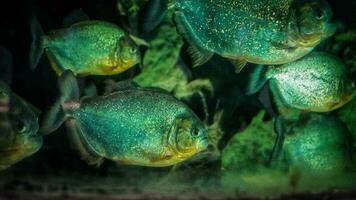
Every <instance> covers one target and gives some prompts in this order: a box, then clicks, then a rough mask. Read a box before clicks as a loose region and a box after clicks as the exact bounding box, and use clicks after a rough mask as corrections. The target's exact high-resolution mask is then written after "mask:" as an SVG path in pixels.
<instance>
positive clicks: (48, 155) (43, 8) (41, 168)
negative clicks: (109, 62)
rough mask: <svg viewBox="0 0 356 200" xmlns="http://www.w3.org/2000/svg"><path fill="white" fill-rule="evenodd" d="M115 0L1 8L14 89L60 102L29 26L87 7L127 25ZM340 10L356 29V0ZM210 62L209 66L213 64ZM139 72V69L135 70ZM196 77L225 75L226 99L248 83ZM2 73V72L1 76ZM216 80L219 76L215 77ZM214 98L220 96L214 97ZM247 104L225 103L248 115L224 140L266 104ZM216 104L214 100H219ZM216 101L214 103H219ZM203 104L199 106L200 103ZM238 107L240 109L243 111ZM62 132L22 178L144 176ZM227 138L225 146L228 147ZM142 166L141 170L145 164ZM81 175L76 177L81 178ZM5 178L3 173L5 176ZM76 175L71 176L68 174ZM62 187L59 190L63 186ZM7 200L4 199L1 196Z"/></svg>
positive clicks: (228, 125) (93, 14) (45, 0)
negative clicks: (32, 59)
mask: <svg viewBox="0 0 356 200" xmlns="http://www.w3.org/2000/svg"><path fill="white" fill-rule="evenodd" d="M116 3H117V1H115V0H87V1H86V0H82V1H62V0H32V1H17V0H12V1H11V0H10V1H3V2H1V6H0V45H1V46H3V47H5V48H7V49H8V50H10V52H11V53H12V55H13V77H12V83H11V88H12V89H13V91H14V92H15V93H17V94H18V95H19V96H21V97H23V98H24V99H26V100H27V101H28V102H30V103H32V104H33V105H35V106H36V107H38V108H39V109H40V110H42V111H43V112H45V111H46V110H48V108H49V106H50V105H51V104H52V103H53V102H54V100H55V99H56V97H57V96H58V92H57V79H56V77H57V76H56V74H55V73H54V71H53V70H52V69H51V68H50V67H49V63H48V60H47V59H46V58H45V56H44V58H43V59H42V60H41V62H40V65H39V66H38V67H37V69H36V70H34V71H31V70H30V69H29V64H28V63H29V60H28V55H29V48H30V43H31V36H30V30H29V19H30V17H32V16H36V17H37V18H38V20H39V21H40V23H41V25H42V27H43V29H44V31H45V32H48V31H50V30H53V29H58V28H61V27H63V18H64V17H65V16H66V15H67V14H68V13H70V12H71V11H73V10H76V9H79V8H80V9H82V10H83V11H84V12H85V13H86V14H87V15H88V16H89V17H90V19H98V20H105V21H110V22H113V23H116V24H118V25H119V26H123V25H124V24H126V23H127V19H125V18H122V17H121V16H120V15H119V13H118V11H117V6H116ZM329 3H330V4H331V6H332V9H333V11H334V18H335V20H339V21H342V22H343V26H342V28H341V30H339V31H344V30H347V29H351V28H354V27H355V24H356V14H355V13H356V1H354V0H348V1H340V0H329ZM211 63H224V64H226V65H230V64H229V63H228V62H226V61H223V60H222V59H221V58H219V57H214V60H213V61H211V62H210V64H211ZM208 65H209V64H208ZM134 70H136V71H137V69H134ZM192 71H193V78H197V77H212V76H215V77H224V78H223V79H225V80H226V82H225V83H224V84H217V90H218V91H220V90H221V91H223V92H220V93H221V94H220V93H219V92H218V94H217V95H218V96H219V95H220V98H222V99H224V98H228V97H229V95H235V94H234V91H232V90H234V89H235V88H234V87H230V86H228V85H230V84H235V85H237V87H238V86H239V85H242V84H243V74H239V75H235V74H234V70H233V68H232V67H230V68H228V69H226V70H220V71H219V70H215V71H214V72H210V73H208V72H206V71H204V69H202V68H197V69H194V70H192ZM0 77H1V74H0ZM212 78H214V77H212ZM211 101H214V100H211ZM242 102H245V103H246V104H243V105H241V104H242V103H241V104H239V105H232V104H234V103H231V102H229V101H225V102H224V101H223V103H222V104H223V105H222V106H224V105H226V106H231V107H232V108H233V109H232V110H233V111H232V112H231V114H230V116H229V117H232V118H235V119H242V120H241V121H242V122H241V123H236V122H230V121H228V122H225V124H224V125H223V127H224V128H225V131H226V133H227V134H226V135H225V136H224V141H225V142H226V141H227V140H228V138H229V137H231V135H232V133H235V132H236V130H238V129H240V128H242V127H243V126H244V122H245V123H248V121H249V120H251V118H252V117H253V116H254V115H255V114H256V113H257V111H258V110H260V109H261V105H260V104H259V103H258V102H257V101H256V100H255V99H253V98H251V99H246V98H242ZM213 103H214V102H213ZM213 103H212V104H213ZM191 106H193V109H194V110H195V111H196V112H197V113H198V115H199V116H201V117H202V118H203V117H204V116H203V114H202V111H201V110H199V108H195V107H194V103H193V104H192V105H191ZM197 107H198V106H197ZM237 110H238V111H237ZM61 129H62V131H58V132H62V133H61V134H53V135H51V136H48V137H45V138H44V146H43V149H42V150H40V151H39V152H38V153H37V154H36V156H34V157H33V158H32V159H30V160H26V161H24V162H21V163H19V164H18V165H15V166H14V167H13V168H14V169H13V171H14V173H16V174H17V175H18V176H19V177H22V176H24V175H26V174H28V173H31V174H32V175H33V176H38V177H44V176H45V175H48V174H50V175H53V176H56V175H57V176H61V175H64V174H66V172H68V173H69V174H73V173H79V174H80V173H83V174H90V175H93V176H98V177H106V176H108V175H109V174H110V175H113V174H116V175H117V176H123V175H126V176H130V175H133V176H136V177H137V176H140V174H141V173H137V168H136V167H128V169H125V170H122V168H119V169H117V170H116V171H114V172H113V171H112V170H111V168H110V167H111V166H112V165H113V164H112V163H110V162H105V163H104V166H103V167H102V168H100V169H99V168H95V167H92V166H88V165H87V164H86V163H85V162H84V161H82V160H80V158H79V156H78V153H77V152H76V151H75V150H74V149H72V148H70V145H69V142H68V141H67V137H66V135H65V133H64V132H65V131H64V128H61ZM224 141H222V146H223V145H224ZM210 167H211V168H218V164H212V165H211V166H210ZM139 169H140V168H139ZM142 171H143V172H142V173H146V172H147V171H150V172H151V171H153V172H154V173H167V172H168V171H169V169H159V170H158V169H142ZM77 177H80V176H73V178H77ZM0 178H1V174H0ZM68 178H69V179H70V177H68ZM18 187H23V188H25V190H28V191H32V190H33V191H37V190H38V188H34V186H31V185H29V184H28V183H27V182H26V180H24V179H22V178H18V179H16V178H15V179H14V180H13V181H12V182H10V183H9V184H8V185H7V188H6V189H7V190H8V191H12V190H17V189H18ZM66 187H70V186H64V188H61V190H64V191H65V190H66V189H68V188H66ZM57 189H58V188H57ZM0 193H1V191H0ZM0 199H1V197H0Z"/></svg>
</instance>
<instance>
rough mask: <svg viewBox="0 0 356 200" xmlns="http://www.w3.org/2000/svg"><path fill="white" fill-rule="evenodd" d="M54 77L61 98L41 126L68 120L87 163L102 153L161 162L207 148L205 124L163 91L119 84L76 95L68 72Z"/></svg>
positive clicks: (171, 162) (142, 162)
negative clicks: (93, 93) (100, 91)
mask: <svg viewBox="0 0 356 200" xmlns="http://www.w3.org/2000/svg"><path fill="white" fill-rule="evenodd" d="M59 82H60V84H59V85H60V91H61V94H62V97H61V98H60V99H59V100H58V102H57V103H55V105H54V106H53V107H52V109H51V110H50V111H49V113H48V114H47V116H46V117H45V120H44V123H43V126H42V127H41V130H42V132H44V133H51V132H53V131H54V130H56V129H57V128H58V127H59V126H60V125H61V124H62V123H63V122H64V121H65V120H67V123H69V124H70V126H71V127H72V128H73V129H74V131H71V132H72V134H73V135H72V139H73V140H72V141H74V142H75V145H76V146H77V147H78V148H79V150H80V153H81V156H82V157H83V158H84V159H86V160H87V161H88V162H89V164H100V163H101V162H102V161H103V159H104V158H106V159H109V160H113V161H115V162H117V163H120V164H129V165H140V166H149V167H164V166H170V165H174V164H176V163H179V162H181V161H184V160H185V159H187V158H189V157H192V156H193V155H195V154H197V153H198V152H201V151H204V150H205V149H206V148H207V145H208V139H207V130H206V128H205V126H204V124H203V123H202V122H201V121H200V119H199V118H198V117H197V116H196V115H195V114H194V112H193V111H192V110H191V109H189V108H188V107H187V106H186V105H185V104H183V103H182V102H180V101H178V100H177V99H176V98H174V97H173V96H172V95H171V94H169V93H167V92H164V91H161V90H158V89H153V88H140V87H138V86H135V85H133V84H127V83H124V84H116V85H115V87H111V88H114V89H112V91H111V92H107V93H104V94H103V95H102V96H92V97H85V98H82V99H81V100H79V94H78V85H77V82H76V80H75V77H74V76H73V74H72V73H71V72H70V71H66V72H64V73H63V74H62V76H60V77H59ZM73 129H72V130H73Z"/></svg>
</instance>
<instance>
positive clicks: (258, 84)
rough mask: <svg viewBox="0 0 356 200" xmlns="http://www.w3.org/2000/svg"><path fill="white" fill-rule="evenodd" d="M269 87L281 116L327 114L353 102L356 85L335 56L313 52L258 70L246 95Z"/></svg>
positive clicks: (253, 75) (257, 68)
mask: <svg viewBox="0 0 356 200" xmlns="http://www.w3.org/2000/svg"><path fill="white" fill-rule="evenodd" d="M265 84H267V85H268V87H269V89H270V91H271V93H272V97H273V100H274V101H275V103H276V105H277V108H278V110H279V111H280V113H281V114H282V115H283V114H287V113H288V112H289V111H290V110H293V109H296V110H299V111H302V112H330V111H333V110H335V109H338V108H340V107H342V106H343V105H345V104H346V103H348V102H349V101H351V100H352V98H353V97H354V96H355V94H356V86H355V82H354V81H353V80H352V77H351V76H350V71H349V69H348V67H347V66H346V65H345V64H344V63H343V62H342V61H341V60H340V59H339V58H337V57H336V56H334V55H331V54H328V53H325V52H313V53H311V54H309V55H307V56H305V57H303V58H301V59H299V60H297V61H294V62H292V63H288V64H284V65H279V66H269V67H265V66H258V67H256V68H255V70H254V71H253V72H252V73H251V78H250V81H249V83H248V89H247V90H248V94H253V93H256V92H257V91H259V90H260V89H261V88H262V87H263V86H264V85H265Z"/></svg>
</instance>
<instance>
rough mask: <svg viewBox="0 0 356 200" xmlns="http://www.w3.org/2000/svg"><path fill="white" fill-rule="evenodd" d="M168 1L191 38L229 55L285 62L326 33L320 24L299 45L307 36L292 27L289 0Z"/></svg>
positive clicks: (198, 44) (254, 60)
mask: <svg viewBox="0 0 356 200" xmlns="http://www.w3.org/2000/svg"><path fill="white" fill-rule="evenodd" d="M313 2H314V1H313ZM171 3H172V6H173V8H174V9H175V21H176V22H177V25H178V30H179V31H180V32H181V33H183V35H185V37H186V39H187V40H188V41H190V43H192V44H193V45H195V46H196V47H197V48H198V49H201V50H206V51H209V52H213V53H217V54H219V55H221V56H223V57H226V58H230V59H234V60H243V61H246V62H251V63H258V64H283V63H288V62H291V61H294V60H296V59H298V58H300V57H302V56H304V55H306V54H307V53H309V52H310V51H311V50H312V49H313V48H314V46H316V45H317V44H318V43H319V42H320V41H321V40H322V39H324V38H325V37H326V36H327V35H330V32H329V30H328V31H327V30H326V28H325V30H324V27H323V28H321V29H322V31H321V33H320V34H319V35H318V36H316V37H319V40H317V41H313V43H312V44H311V45H308V46H301V45H300V44H299V43H300V40H308V39H307V38H306V36H302V35H301V33H299V32H298V31H297V29H298V28H296V27H295V26H298V25H295V23H296V22H295V21H296V18H295V16H294V10H296V9H297V8H294V7H293V6H292V1H290V0H273V1H270V0H228V1H226V0H172V1H171ZM310 4H311V3H310ZM321 9H323V8H321ZM327 14H328V15H329V14H330V13H327ZM309 17H311V16H309ZM326 18H327V17H325V19H326ZM307 20H308V19H307ZM311 22H312V23H318V24H315V26H316V27H319V24H324V23H325V21H318V22H314V21H311ZM294 25H295V26H294ZM326 32H328V33H326ZM310 39H311V38H310ZM314 39H315V38H314ZM314 39H313V40H314Z"/></svg>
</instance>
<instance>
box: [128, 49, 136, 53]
mask: <svg viewBox="0 0 356 200" xmlns="http://www.w3.org/2000/svg"><path fill="white" fill-rule="evenodd" d="M129 51H130V53H131V54H135V53H136V52H137V50H136V48H130V50H129Z"/></svg>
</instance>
